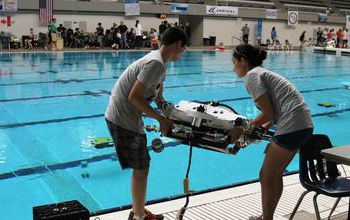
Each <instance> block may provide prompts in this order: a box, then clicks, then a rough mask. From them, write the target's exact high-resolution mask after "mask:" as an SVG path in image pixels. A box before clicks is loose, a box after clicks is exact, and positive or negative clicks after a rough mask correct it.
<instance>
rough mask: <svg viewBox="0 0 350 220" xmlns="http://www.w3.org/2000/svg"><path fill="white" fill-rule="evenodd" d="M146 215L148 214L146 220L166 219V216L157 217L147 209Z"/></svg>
mask: <svg viewBox="0 0 350 220" xmlns="http://www.w3.org/2000/svg"><path fill="white" fill-rule="evenodd" d="M145 214H146V217H145V219H144V220H163V219H164V216H163V215H162V214H160V215H155V214H152V212H150V211H149V210H147V209H145Z"/></svg>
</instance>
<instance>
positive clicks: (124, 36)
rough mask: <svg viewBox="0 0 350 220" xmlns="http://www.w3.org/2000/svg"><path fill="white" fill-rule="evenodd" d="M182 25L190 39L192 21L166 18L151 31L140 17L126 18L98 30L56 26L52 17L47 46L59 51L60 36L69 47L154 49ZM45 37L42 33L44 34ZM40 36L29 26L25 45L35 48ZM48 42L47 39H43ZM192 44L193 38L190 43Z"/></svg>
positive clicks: (98, 25) (64, 45) (98, 27)
mask: <svg viewBox="0 0 350 220" xmlns="http://www.w3.org/2000/svg"><path fill="white" fill-rule="evenodd" d="M172 26H174V27H179V28H181V29H183V30H184V31H185V33H186V35H187V38H188V39H190V38H191V26H190V24H189V22H186V24H185V25H183V24H182V23H180V24H178V22H175V23H174V24H170V23H169V22H168V21H167V20H164V21H162V22H161V24H160V25H159V31H157V30H156V28H153V27H152V28H151V29H150V30H149V31H148V30H144V29H143V28H142V25H141V23H140V21H139V20H136V21H135V25H133V26H132V27H128V26H126V25H125V24H124V22H123V21H120V23H119V25H118V24H117V23H113V24H112V27H110V28H109V29H106V30H105V28H104V27H103V26H102V23H98V24H97V27H96V30H95V32H83V31H81V30H80V28H78V27H77V28H74V29H73V28H66V27H64V26H63V24H59V25H58V27H57V25H56V19H55V18H53V19H52V20H51V22H50V23H49V25H48V33H47V35H46V36H44V37H46V38H47V45H46V44H45V43H43V44H44V47H45V48H47V49H48V50H57V47H59V45H57V42H58V40H59V39H62V40H63V45H62V47H67V48H85V49H89V48H90V49H94V48H103V47H107V48H108V47H109V48H112V49H116V50H118V49H140V48H152V49H157V48H159V46H160V39H161V37H162V35H163V33H164V32H165V31H166V30H167V29H169V28H170V27H172ZM41 36H43V35H41ZM39 37H40V36H38V35H36V34H35V33H34V30H33V28H30V33H29V34H28V36H27V37H26V41H25V45H24V46H25V47H26V48H28V49H32V48H33V47H34V42H37V41H43V40H42V39H39ZM44 41H45V39H44ZM189 45H190V40H189V41H188V43H187V46H189Z"/></svg>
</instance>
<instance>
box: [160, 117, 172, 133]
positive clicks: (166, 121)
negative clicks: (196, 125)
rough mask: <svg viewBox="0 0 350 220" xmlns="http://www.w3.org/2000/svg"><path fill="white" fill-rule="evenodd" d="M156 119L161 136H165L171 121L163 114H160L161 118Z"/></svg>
mask: <svg viewBox="0 0 350 220" xmlns="http://www.w3.org/2000/svg"><path fill="white" fill-rule="evenodd" d="M158 121H159V127H160V132H161V133H162V135H163V136H166V134H167V133H168V131H169V130H170V129H171V127H172V124H171V121H170V120H169V119H167V118H165V117H163V116H161V118H160V119H159V120H158Z"/></svg>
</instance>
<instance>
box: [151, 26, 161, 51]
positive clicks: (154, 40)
mask: <svg viewBox="0 0 350 220" xmlns="http://www.w3.org/2000/svg"><path fill="white" fill-rule="evenodd" d="M149 38H150V39H151V48H152V49H158V48H159V40H158V33H157V31H156V29H154V28H151V31H150V33H149Z"/></svg>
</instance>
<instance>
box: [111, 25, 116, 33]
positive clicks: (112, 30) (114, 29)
mask: <svg viewBox="0 0 350 220" xmlns="http://www.w3.org/2000/svg"><path fill="white" fill-rule="evenodd" d="M117 28H118V26H117V24H116V23H113V25H112V27H111V32H113V33H114V31H116V30H117Z"/></svg>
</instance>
